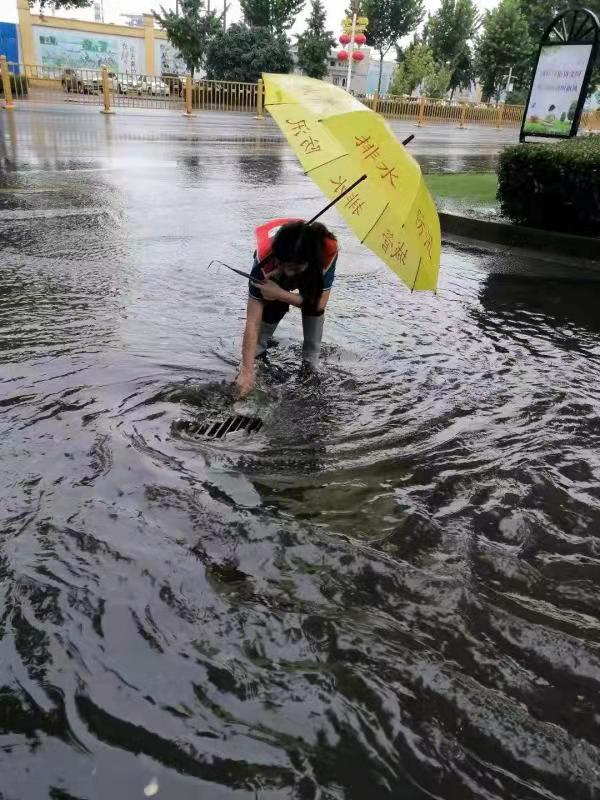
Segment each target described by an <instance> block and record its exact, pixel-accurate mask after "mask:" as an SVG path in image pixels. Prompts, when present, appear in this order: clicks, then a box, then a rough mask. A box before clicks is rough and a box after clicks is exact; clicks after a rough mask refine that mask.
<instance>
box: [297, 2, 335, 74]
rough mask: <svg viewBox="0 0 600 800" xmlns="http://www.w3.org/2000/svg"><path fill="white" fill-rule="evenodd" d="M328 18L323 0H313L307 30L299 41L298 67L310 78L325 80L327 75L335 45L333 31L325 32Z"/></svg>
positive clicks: (299, 37)
mask: <svg viewBox="0 0 600 800" xmlns="http://www.w3.org/2000/svg"><path fill="white" fill-rule="evenodd" d="M326 18H327V15H326V12H325V7H324V6H323V3H322V2H321V0H312V9H311V12H310V17H309V18H308V22H307V25H306V30H305V31H304V33H301V34H300V35H299V36H297V37H296V38H297V39H298V66H299V67H300V69H301V70H302V72H304V74H305V75H308V76H309V78H324V77H325V75H326V74H327V58H328V56H329V51H330V50H331V48H332V47H333V46H334V45H335V39H334V38H333V33H332V32H331V31H328V30H325V20H326Z"/></svg>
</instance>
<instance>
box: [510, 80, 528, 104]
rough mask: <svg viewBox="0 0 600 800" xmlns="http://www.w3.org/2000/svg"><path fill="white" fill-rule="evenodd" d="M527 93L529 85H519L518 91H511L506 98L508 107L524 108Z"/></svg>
mask: <svg viewBox="0 0 600 800" xmlns="http://www.w3.org/2000/svg"><path fill="white" fill-rule="evenodd" d="M528 93H529V84H526V85H521V87H520V88H519V89H513V90H512V92H509V93H508V95H507V96H506V102H507V104H508V105H509V106H524V105H525V103H526V102H527V95H528Z"/></svg>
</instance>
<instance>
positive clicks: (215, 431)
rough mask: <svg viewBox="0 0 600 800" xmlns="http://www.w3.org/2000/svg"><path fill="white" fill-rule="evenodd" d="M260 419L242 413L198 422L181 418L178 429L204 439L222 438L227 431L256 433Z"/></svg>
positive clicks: (259, 427) (259, 425) (260, 426)
mask: <svg viewBox="0 0 600 800" xmlns="http://www.w3.org/2000/svg"><path fill="white" fill-rule="evenodd" d="M262 424H263V423H262V419H260V418H259V417H246V416H243V415H242V414H232V415H230V416H228V417H226V418H225V419H223V418H221V419H214V417H213V418H211V419H208V420H201V421H198V422H195V421H192V420H181V421H180V422H179V423H178V428H179V430H183V431H185V432H186V433H188V434H190V435H192V436H196V437H202V438H205V439H222V438H223V437H224V436H227V434H228V433H235V432H236V431H245V432H246V433H257V432H258V431H259V430H260V429H261V428H262Z"/></svg>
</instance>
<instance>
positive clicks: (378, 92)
mask: <svg viewBox="0 0 600 800" xmlns="http://www.w3.org/2000/svg"><path fill="white" fill-rule="evenodd" d="M382 73H383V52H382V51H381V50H380V51H379V80H378V81H377V94H381V74H382Z"/></svg>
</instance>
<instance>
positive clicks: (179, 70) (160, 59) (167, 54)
mask: <svg viewBox="0 0 600 800" xmlns="http://www.w3.org/2000/svg"><path fill="white" fill-rule="evenodd" d="M155 46H156V52H155V53H154V63H155V64H156V67H157V71H158V72H160V74H161V75H165V74H169V73H170V74H174V75H185V74H186V72H187V68H186V66H185V61H184V60H183V58H182V57H181V56H180V55H179V51H177V50H176V49H175V48H174V47H173V45H172V44H170V43H169V42H160V41H158V42H156V45H155Z"/></svg>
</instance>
